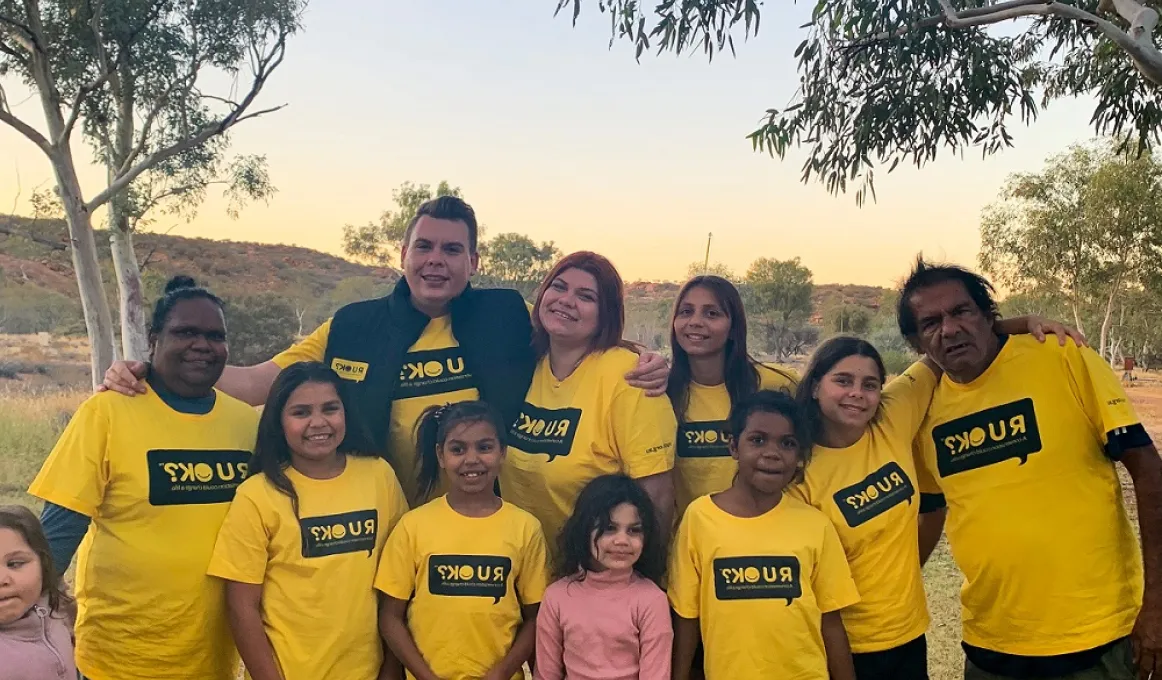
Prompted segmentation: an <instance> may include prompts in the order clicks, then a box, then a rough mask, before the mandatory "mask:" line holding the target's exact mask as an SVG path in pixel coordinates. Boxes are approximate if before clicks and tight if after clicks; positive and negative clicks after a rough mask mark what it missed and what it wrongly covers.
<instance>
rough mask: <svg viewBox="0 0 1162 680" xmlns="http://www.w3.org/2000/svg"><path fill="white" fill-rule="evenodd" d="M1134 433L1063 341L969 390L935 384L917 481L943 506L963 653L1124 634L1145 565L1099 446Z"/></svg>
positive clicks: (1000, 365) (1016, 343)
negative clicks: (1118, 434)
mask: <svg viewBox="0 0 1162 680" xmlns="http://www.w3.org/2000/svg"><path fill="white" fill-rule="evenodd" d="M1139 422H1140V421H1139V419H1138V416H1137V414H1135V413H1134V409H1133V407H1132V406H1130V403H1129V401H1128V400H1127V398H1126V394H1125V392H1124V391H1123V390H1122V387H1121V385H1119V384H1118V378H1117V376H1115V375H1114V373H1113V371H1112V370H1111V369H1110V367H1109V366H1108V365H1107V364H1106V363H1105V362H1104V361H1102V359H1101V358H1100V357H1099V356H1098V355H1097V353H1096V352H1094V351H1093V350H1091V349H1089V348H1080V349H1079V348H1078V347H1077V346H1076V345H1074V344H1073V343H1072V342H1069V343H1067V344H1066V346H1065V347H1059V346H1058V344H1057V343H1056V342H1047V343H1044V344H1041V343H1039V342H1037V340H1035V339H1034V338H1032V337H1031V336H1027V335H1019V336H1012V337H1009V338H1008V340H1007V342H1006V343H1005V345H1004V347H1002V348H1001V351H1000V354H999V355H998V356H997V358H996V359H995V360H994V361H993V363H992V365H991V366H989V368H988V369H987V370H986V371H985V372H984V374H982V375H981V376H980V377H979V378H977V379H976V380H974V381H972V382H971V383H967V384H957V383H954V382H952V381H951V380H950V379H949V378H948V376H944V378H943V379H942V380H941V381H940V385H939V386H938V387H937V389H936V393H935V395H934V396H933V399H932V406H931V407H930V408H929V410H928V417H927V419H926V420H925V421H924V425H923V427H922V428H921V430H920V434H919V435H918V436H917V439H916V445H917V447H918V453H919V454H920V456H921V464H922V466H923V467H924V468H925V471H926V472H927V473H928V475H924V474H921V475H919V482H920V487H921V488H920V490H921V491H922V492H924V493H940V492H943V493H944V496H945V499H946V500H947V502H948V524H947V527H946V532H947V535H948V542H949V545H950V547H951V549H952V555H953V557H954V558H955V559H956V563H957V565H959V567H960V570H961V571H962V572H964V576H965V584H964V588H963V589H962V590H961V605H962V608H963V620H964V640H965V642H967V643H968V644H970V645H973V646H976V647H983V648H985V649H990V650H994V651H998V652H1002V653H1005V654H1014V655H1020V656H1053V655H1059V654H1068V653H1071V652H1077V651H1082V650H1087V649H1092V648H1094V647H1097V646H1099V645H1102V644H1105V643H1107V642H1110V641H1112V640H1115V639H1118V638H1120V637H1123V636H1125V635H1128V634H1129V633H1130V630H1131V629H1132V628H1133V626H1134V620H1135V618H1136V617H1137V614H1138V609H1139V608H1140V606H1141V601H1142V559H1141V555H1140V551H1139V548H1138V541H1137V540H1136V539H1135V537H1134V531H1133V528H1132V527H1131V525H1130V521H1129V518H1128V517H1127V515H1126V509H1125V507H1124V506H1123V504H1122V490H1121V485H1120V484H1119V482H1118V475H1117V472H1116V470H1115V469H1114V463H1113V462H1112V461H1111V460H1110V459H1109V458H1107V457H1106V456H1105V454H1104V445H1105V442H1106V433H1107V432H1110V431H1112V430H1115V429H1117V428H1120V427H1127V426H1130V425H1134V424H1137V423H1139ZM929 479H935V480H936V482H937V483H938V485H939V488H938V489H937V488H930V487H929V483H930V482H928V481H927V480H929Z"/></svg>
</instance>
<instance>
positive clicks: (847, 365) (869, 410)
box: [814, 356, 883, 428]
mask: <svg viewBox="0 0 1162 680" xmlns="http://www.w3.org/2000/svg"><path fill="white" fill-rule="evenodd" d="M882 389H883V385H882V384H880V369H879V366H877V365H876V362H875V361H873V360H872V359H871V358H870V357H863V356H849V357H845V358H843V359H841V360H840V361H838V362H837V363H836V364H835V366H833V367H832V368H831V370H830V371H828V372H827V373H826V374H825V375H824V376H823V377H822V378H821V379H820V380H819V384H818V385H816V386H815V395H814V396H815V400H816V401H817V402H819V411H820V412H821V413H822V414H823V418H824V420H825V421H826V422H827V423H828V424H829V425H831V426H840V427H857V428H864V427H867V424H868V423H869V422H871V419H872V418H874V417H875V415H876V410H877V409H878V408H879V406H880V396H881V390H882Z"/></svg>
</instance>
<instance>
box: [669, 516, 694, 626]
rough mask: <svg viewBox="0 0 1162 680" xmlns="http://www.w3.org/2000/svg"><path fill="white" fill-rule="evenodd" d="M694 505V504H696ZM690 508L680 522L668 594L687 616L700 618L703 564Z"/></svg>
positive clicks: (675, 540) (672, 601)
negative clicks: (699, 555)
mask: <svg viewBox="0 0 1162 680" xmlns="http://www.w3.org/2000/svg"><path fill="white" fill-rule="evenodd" d="M692 507H693V506H691V508H692ZM692 514H693V513H691V512H690V509H687V510H686V515H685V516H684V517H683V518H682V523H681V524H679V525H678V536H677V538H675V539H674V545H673V547H672V549H671V550H670V575H669V587H668V589H667V595H669V599H670V606H671V607H673V608H674V612H675V613H676V614H677V615H678V616H681V617H682V618H684V619H696V618H698V616H699V612H700V610H701V606H700V605H701V592H702V573H701V572H702V565H701V564H700V563H699V561H698V552H697V546H695V544H694V541H695V537H694V535H693V533H694V530H693V525H694V522H693V521H692V520H693V517H692Z"/></svg>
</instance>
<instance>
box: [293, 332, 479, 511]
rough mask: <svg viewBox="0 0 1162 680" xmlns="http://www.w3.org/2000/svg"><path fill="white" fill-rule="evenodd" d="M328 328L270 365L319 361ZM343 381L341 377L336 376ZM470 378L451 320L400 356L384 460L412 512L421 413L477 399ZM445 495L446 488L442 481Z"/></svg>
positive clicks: (415, 497)
mask: <svg viewBox="0 0 1162 680" xmlns="http://www.w3.org/2000/svg"><path fill="white" fill-rule="evenodd" d="M330 332H331V322H330V321H329V320H328V321H325V322H323V324H322V325H321V326H319V327H318V328H317V329H316V330H315V331H314V332H313V333H311V334H310V335H309V336H307V337H306V338H304V339H303V341H302V342H300V343H299V344H297V345H295V346H294V347H291V348H290V349H288V350H286V351H285V352H283V353H281V354H279V355H278V356H276V357H275V358H274V363H276V364H278V365H279V366H280V367H282V368H286V367H287V366H290V365H291V364H293V363H295V362H297V361H322V360H323V358H324V356H325V354H324V353H325V352H326V349H327V336H328V335H329V334H330ZM338 373H339V375H340V376H342V375H343V372H342V371H338ZM479 398H480V392H479V391H478V390H477V389H476V383H475V382H474V381H473V378H472V374H471V373H469V372H468V371H467V370H466V367H465V366H464V356H463V355H462V354H461V353H460V344H459V343H458V342H457V341H456V338H455V337H454V336H453V335H452V317H450V316H441V317H438V318H435V319H432V320H431V321H429V322H428V325H427V326H426V327H425V328H424V331H423V333H422V334H420V337H419V339H418V340H416V342H415V344H413V345H412V346H411V348H410V349H409V350H408V353H407V355H405V356H404V360H403V366H401V367H400V372H399V386H398V387H397V388H396V391H395V395H394V398H393V401H392V404H391V425H390V431H389V434H388V455H389V458H390V462H391V465H392V467H394V468H395V472H396V474H397V475H398V476H399V481H400V484H401V485H402V486H403V490H404V493H405V494H407V498H408V501H409V502H410V504H411V505H412V506H413V507H414V506H417V505H420V504H422V503H423V502H424V500H426V499H423V498H419V489H418V486H419V485H418V483H417V481H416V475H417V474H418V473H419V467H418V466H417V465H416V440H415V427H416V421H418V420H419V419H420V415H421V414H422V413H423V412H424V409H426V408H428V407H429V406H433V405H440V404H445V403H455V402H458V401H469V400H473V399H479ZM440 486H441V488H439V489H437V490H436V493H437V494H438V493H443V490H444V489H446V485H445V484H444V482H443V480H441V485H440Z"/></svg>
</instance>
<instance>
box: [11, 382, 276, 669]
mask: <svg viewBox="0 0 1162 680" xmlns="http://www.w3.org/2000/svg"><path fill="white" fill-rule="evenodd" d="M257 428H258V413H257V412H256V411H255V410H254V409H253V408H251V407H250V406H248V405H246V404H244V403H242V402H241V401H238V400H237V399H234V398H232V397H230V396H228V395H226V394H223V393H221V392H218V393H217V396H216V401H215V404H214V408H213V409H212V410H211V411H210V412H209V413H207V414H205V415H191V414H185V413H179V412H177V411H174V410H173V409H171V408H170V407H168V406H166V405H165V403H164V402H162V400H161V399H160V398H158V396H157V394H156V393H155V392H154V391H153V390H150V391H149V392H147V393H146V394H144V395H141V396H138V397H125V396H122V395H119V394H116V393H114V392H102V393H99V394H96V395H94V396H92V397H90V398H89V399H87V400H86V401H85V403H83V404H81V407H80V408H79V409H78V410H77V413H76V414H75V415H74V416H73V418H72V420H71V421H70V422H69V425H68V427H66V428H65V431H64V433H63V434H62V435H61V438H60V440H58V441H57V444H56V447H54V448H53V450H52V453H50V454H49V456H48V459H47V460H46V461H45V462H44V466H43V467H42V468H41V470H40V474H38V475H37V476H36V479H35V480H33V482H32V485H31V486H30V487H29V489H28V493H30V494H32V495H33V496H36V497H38V498H42V499H44V500H46V501H49V502H51V503H55V504H57V505H60V506H63V507H66V508H68V509H70V510H73V511H75V512H79V513H81V514H83V515H86V516H88V517H91V518H93V522H92V524H90V525H89V531H88V533H86V534H85V538H84V540H83V541H82V542H81V545H80V549H79V551H78V554H77V583H76V588H77V623H76V636H77V644H76V660H77V667H78V668H79V669H80V670H81V672H82V673H84V674H85V676H87V677H89V678H92V680H169V679H173V680H188V679H189V678H199V679H205V680H234V671H235V669H236V667H237V653H236V652H235V651H234V644H233V642H232V640H231V638H230V630H229V627H228V624H227V621H226V607H225V604H226V603H225V596H224V594H223V590H222V582H221V581H218V580H217V579H212V578H209V577H207V576H206V565H207V564H208V563H209V561H210V554H211V552H212V551H213V549H214V538H215V537H216V536H217V534H218V527H219V526H220V525H221V524H222V519H223V518H224V517H225V516H226V509H227V508H228V507H229V503H230V500H231V499H232V498H233V497H234V491H235V489H236V488H237V487H238V485H239V484H240V483H241V482H242V479H243V478H244V477H245V476H246V466H247V461H248V460H249V459H250V453H251V450H252V448H253V446H254V437H255V432H256V431H257Z"/></svg>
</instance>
